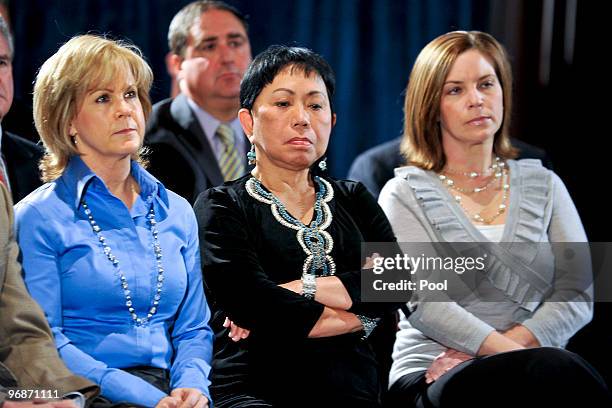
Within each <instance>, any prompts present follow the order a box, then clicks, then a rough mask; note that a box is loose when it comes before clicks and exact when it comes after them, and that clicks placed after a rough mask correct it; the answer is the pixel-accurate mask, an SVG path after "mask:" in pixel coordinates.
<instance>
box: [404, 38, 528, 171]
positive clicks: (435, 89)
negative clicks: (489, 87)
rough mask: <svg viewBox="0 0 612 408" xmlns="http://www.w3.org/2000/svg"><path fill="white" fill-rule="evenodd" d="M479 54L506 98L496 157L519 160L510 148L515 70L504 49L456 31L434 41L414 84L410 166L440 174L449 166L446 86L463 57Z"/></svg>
mask: <svg viewBox="0 0 612 408" xmlns="http://www.w3.org/2000/svg"><path fill="white" fill-rule="evenodd" d="M468 50H477V51H478V52H480V53H481V54H482V55H483V56H484V57H485V58H487V59H488V60H489V62H490V63H491V64H492V65H493V68H494V69H495V74H496V75H497V78H498V79H499V81H500V85H501V88H502V92H503V102H504V117H503V121H502V125H501V126H500V128H499V130H498V131H497V133H496V134H495V136H494V142H493V151H494V153H495V154H496V155H497V156H499V157H501V158H503V159H511V158H514V157H516V156H517V153H518V150H517V149H516V148H514V147H512V144H511V143H510V136H509V130H510V115H511V113H512V70H511V67H510V62H509V61H508V57H507V55H506V51H505V50H504V47H503V46H502V45H501V44H500V43H499V42H497V40H495V38H493V37H492V36H491V35H489V34H487V33H483V32H480V31H453V32H450V33H446V34H443V35H441V36H439V37H438V38H436V39H434V40H433V41H431V42H430V43H429V44H427V45H426V46H425V48H423V50H422V51H421V52H420V53H419V55H418V57H417V59H416V61H415V63H414V67H413V68H412V72H411V73H410V79H409V82H408V88H407V89H406V98H405V101H404V136H403V139H402V143H401V152H402V154H403V155H404V157H405V158H406V160H407V162H408V164H410V165H413V166H417V167H420V168H422V169H425V170H433V171H436V172H437V171H440V170H442V168H443V167H444V165H445V164H446V157H445V155H444V150H443V148H442V132H441V130H440V123H439V117H440V100H441V97H442V88H443V86H444V81H445V80H446V77H447V75H448V73H449V71H450V70H451V68H452V66H453V64H454V63H455V61H456V60H457V57H458V56H459V55H461V54H463V53H464V52H466V51H468Z"/></svg>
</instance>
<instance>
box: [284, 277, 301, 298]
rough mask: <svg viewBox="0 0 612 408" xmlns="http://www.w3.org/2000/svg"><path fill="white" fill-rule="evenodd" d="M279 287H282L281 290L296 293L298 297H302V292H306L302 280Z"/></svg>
mask: <svg viewBox="0 0 612 408" xmlns="http://www.w3.org/2000/svg"><path fill="white" fill-rule="evenodd" d="M278 286H280V287H281V288H285V289H288V290H290V291H292V292H295V293H297V294H298V295H301V294H302V291H303V290H304V288H303V287H302V280H301V279H297V280H292V281H291V282H287V283H283V284H282V285H278Z"/></svg>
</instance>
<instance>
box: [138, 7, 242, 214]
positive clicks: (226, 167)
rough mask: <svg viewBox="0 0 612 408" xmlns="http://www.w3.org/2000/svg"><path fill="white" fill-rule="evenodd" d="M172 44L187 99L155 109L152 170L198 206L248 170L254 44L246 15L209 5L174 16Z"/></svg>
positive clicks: (148, 140) (173, 64) (149, 138)
mask: <svg viewBox="0 0 612 408" xmlns="http://www.w3.org/2000/svg"><path fill="white" fill-rule="evenodd" d="M168 43H169V47H170V52H171V53H172V55H171V56H170V57H169V64H168V65H169V66H170V69H171V70H173V72H174V74H175V75H174V76H175V77H176V78H177V81H178V83H179V88H180V92H181V93H180V94H179V95H178V96H177V97H176V98H174V99H166V100H164V101H161V102H159V103H157V104H155V105H154V107H153V112H152V114H151V118H150V120H149V124H148V129H147V134H146V137H145V145H146V146H147V147H148V148H149V151H150V153H149V155H148V159H149V171H150V172H151V173H152V174H153V175H154V176H156V177H157V178H158V179H159V180H160V181H161V182H162V183H164V185H165V186H166V187H167V188H169V189H170V190H173V191H174V192H176V193H178V194H180V195H181V196H183V197H185V198H186V199H187V200H189V201H190V202H192V203H193V202H194V201H195V199H196V197H197V196H198V194H199V193H201V192H202V191H204V190H206V189H208V188H210V187H213V186H217V185H219V184H221V183H223V181H226V180H232V179H235V178H237V177H240V176H241V175H243V174H244V173H245V172H246V171H247V160H246V153H247V151H248V150H249V147H250V146H249V142H248V140H247V139H246V137H245V135H244V133H243V131H242V128H241V126H240V122H239V121H238V119H237V114H238V110H239V109H240V100H239V96H240V80H241V79H242V76H243V75H244V72H245V71H246V69H247V67H248V65H249V63H250V62H251V46H250V43H249V38H248V36H247V23H246V20H245V17H244V16H243V15H242V14H241V13H240V12H239V11H238V10H236V9H235V8H234V7H232V6H229V5H227V4H225V3H223V2H220V1H208V0H206V1H197V2H193V3H190V4H188V5H187V6H185V7H184V8H183V9H181V10H180V11H179V12H178V13H177V14H176V15H175V16H174V18H173V19H172V22H171V23H170V28H169V30H168Z"/></svg>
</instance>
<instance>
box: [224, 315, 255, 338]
mask: <svg viewBox="0 0 612 408" xmlns="http://www.w3.org/2000/svg"><path fill="white" fill-rule="evenodd" d="M223 327H229V328H230V332H229V337H230V338H231V339H232V340H234V341H240V340H242V339H246V338H247V337H249V334H251V331H250V330H247V329H243V328H242V327H240V326H238V325H236V324H235V323H234V322H232V321H231V320H230V319H229V318H227V317H226V318H225V321H224V322H223Z"/></svg>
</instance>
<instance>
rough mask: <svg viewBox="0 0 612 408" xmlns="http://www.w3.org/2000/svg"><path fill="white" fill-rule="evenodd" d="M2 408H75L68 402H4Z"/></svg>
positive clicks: (73, 404)
mask: <svg viewBox="0 0 612 408" xmlns="http://www.w3.org/2000/svg"><path fill="white" fill-rule="evenodd" d="M3 407H4V408H30V407H32V408H77V406H76V404H75V403H74V402H72V401H70V400H60V401H4V405H3Z"/></svg>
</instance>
